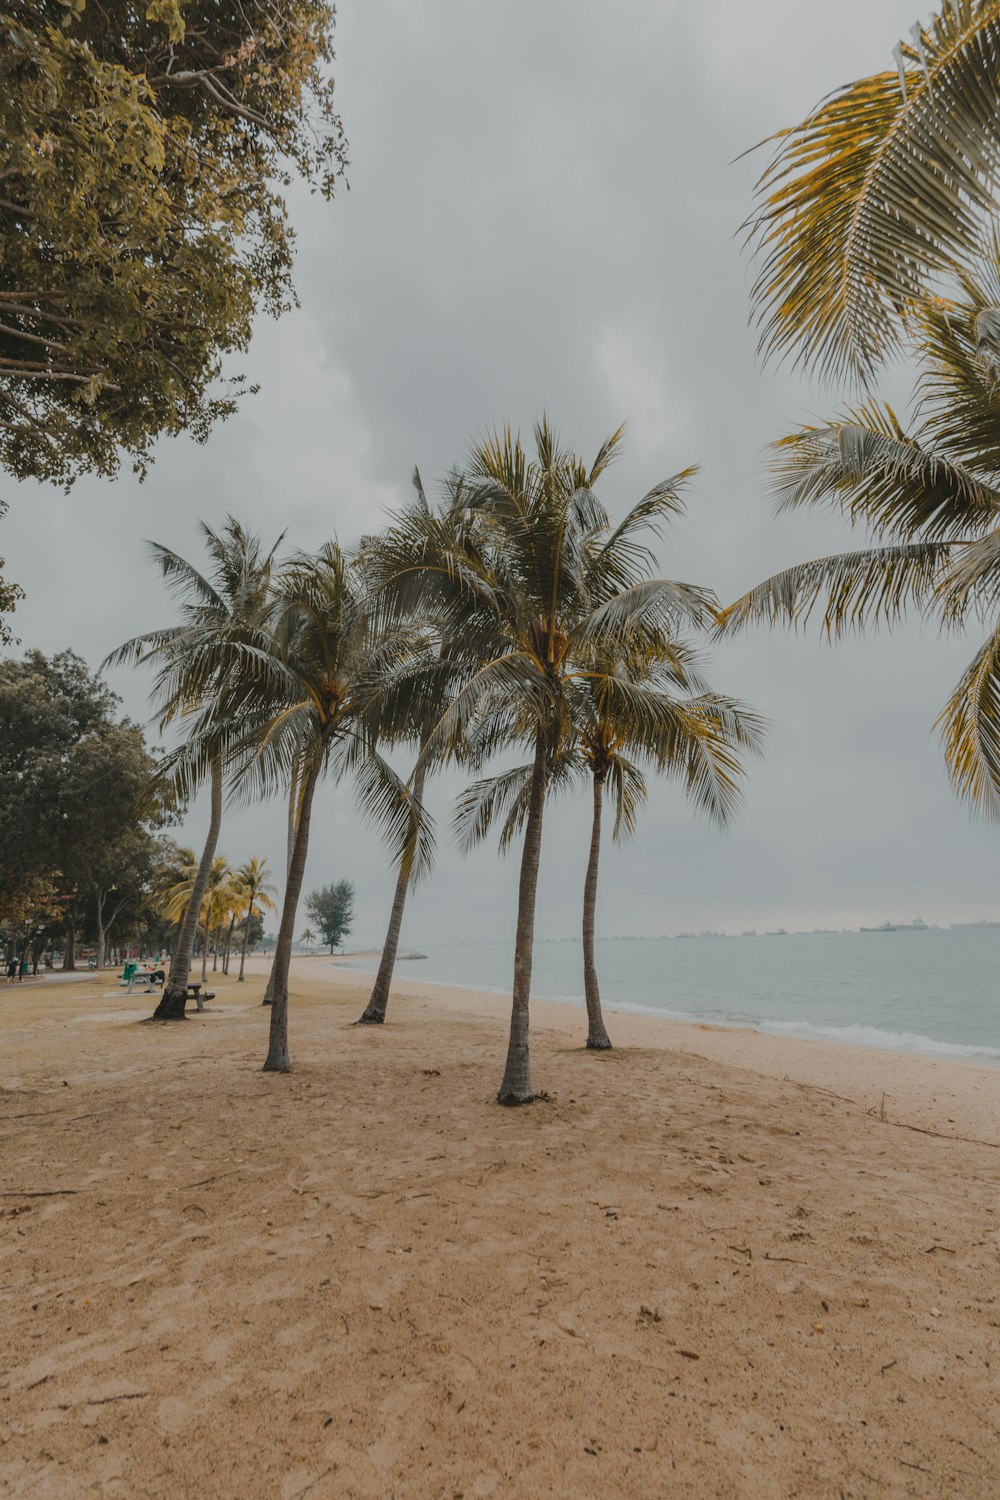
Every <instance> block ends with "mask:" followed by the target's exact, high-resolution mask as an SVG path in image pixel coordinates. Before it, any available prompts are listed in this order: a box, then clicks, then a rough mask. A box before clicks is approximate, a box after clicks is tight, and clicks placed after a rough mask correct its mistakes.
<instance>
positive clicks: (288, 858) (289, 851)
mask: <svg viewBox="0 0 1000 1500" xmlns="http://www.w3.org/2000/svg"><path fill="white" fill-rule="evenodd" d="M299 785H300V782H299V775H298V772H297V771H294V770H293V771H292V779H291V782H290V783H289V787H288V833H287V844H286V848H285V883H286V885H287V883H288V878H289V874H290V872H291V868H292V857H293V855H294V853H295V832H296V828H297V826H298V825H297V822H296V819H297V818H298V811H299ZM331 952H332V949H331ZM273 999H274V963H273V962H272V964H271V972H270V974H268V976H267V984H266V985H265V986H264V998H263V1000H262V1001H261V1002H260V1003H261V1005H270V1004H271V1002H272V1001H273Z"/></svg>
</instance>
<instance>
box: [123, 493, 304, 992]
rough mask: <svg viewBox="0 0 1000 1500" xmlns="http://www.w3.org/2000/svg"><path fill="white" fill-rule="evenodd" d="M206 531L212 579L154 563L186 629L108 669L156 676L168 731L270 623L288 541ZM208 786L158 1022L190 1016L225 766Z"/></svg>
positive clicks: (213, 768) (162, 636)
mask: <svg viewBox="0 0 1000 1500" xmlns="http://www.w3.org/2000/svg"><path fill="white" fill-rule="evenodd" d="M201 531H202V536H203V538H204V541H205V546H206V548H207V550H208V555H209V562H210V568H209V570H208V573H207V575H206V574H203V573H201V572H199V571H198V569H197V568H195V567H194V566H193V564H191V563H189V562H187V561H186V560H185V559H184V558H182V557H180V556H179V555H178V554H177V553H176V552H174V551H172V550H171V548H169V547H164V546H162V545H161V544H160V543H158V542H151V543H150V544H149V545H150V551H151V553H152V557H153V560H154V562H156V563H157V564H158V565H159V567H160V570H161V572H162V574H163V577H164V579H165V580H166V582H167V585H168V587H169V588H170V590H171V592H172V593H174V595H175V596H176V597H177V598H178V599H179V601H180V617H181V618H180V623H179V624H177V625H171V626H167V627H166V628H164V629H161V630H154V631H150V632H148V633H146V634H145V635H141V636H136V637H135V638H134V639H133V640H130V641H126V642H125V644H124V645H123V646H120V647H119V648H118V650H117V651H113V652H112V653H111V655H110V656H109V657H108V658H107V660H106V661H105V666H108V665H113V666H120V665H123V664H125V663H137V664H140V665H152V666H153V667H155V668H156V676H155V678H154V685H153V696H154V700H155V701H156V702H157V703H158V705H159V709H158V711H159V715H160V728H161V730H162V729H165V728H167V727H168V726H169V725H171V724H174V723H175V722H177V721H179V720H183V719H187V718H189V717H190V716H191V715H192V714H193V713H196V712H197V711H198V710H199V709H200V708H201V707H202V706H203V705H204V704H205V703H206V702H208V701H210V700H212V699H213V698H214V697H215V696H216V695H217V694H218V693H219V692H220V691H221V690H222V688H223V686H224V684H225V682H226V676H227V672H228V670H229V666H230V659H229V658H228V657H227V655H226V651H225V649H224V647H225V644H226V642H227V641H229V640H230V639H231V637H232V633H233V631H234V629H236V628H237V627H241V628H244V629H251V628H253V627H256V626H258V625H261V624H263V622H264V621H265V620H266V617H267V613H268V610H269V608H270V604H271V594H270V591H271V577H272V573H273V569H274V565H275V555H276V553H277V549H278V547H279V546H280V545H281V541H282V537H283V535H284V534H283V533H282V537H279V538H278V540H277V541H276V542H275V544H274V546H273V547H272V548H271V550H270V551H269V552H266V553H265V552H264V551H263V548H262V545H261V542H260V540H259V538H258V537H256V536H254V535H253V534H252V533H251V532H249V531H247V530H246V529H245V528H244V527H243V526H242V525H241V524H240V522H239V521H237V520H235V519H234V517H232V516H230V517H228V518H227V520H226V524H225V526H224V527H223V529H222V531H221V533H217V532H215V531H213V530H212V528H211V527H210V526H207V525H206V524H205V523H204V522H203V523H202V525H201ZM206 780H207V781H208V782H209V785H210V800H209V808H210V811H209V826H208V834H207V836H206V839H205V845H204V848H203V850H202V854H201V860H200V862H199V866H198V873H197V877H196V879H195V881H194V884H193V886H192V891H191V900H190V903H189V906H188V909H187V911H186V912H185V913H184V917H183V920H182V921H181V924H180V927H179V930H178V934H177V942H176V944H175V947H174V953H173V957H172V959H171V962H170V974H169V977H168V979H167V983H166V984H165V985H164V989H163V995H162V996H161V998H160V1002H159V1004H158V1005H157V1007H156V1011H155V1012H154V1019H155V1020H162V1021H174V1020H183V1019H184V1015H185V1005H186V1002H187V986H188V980H189V978H190V975H191V963H192V955H193V953H194V941H195V936H196V933H197V929H198V921H199V913H200V911H201V905H202V901H203V899H204V893H205V890H206V889H207V887H208V882H209V878H210V875H211V871H212V861H213V859H214V857H215V850H216V846H217V844H218V841H219V833H220V830H221V828H222V796H223V788H222V768H221V762H220V761H219V759H218V758H216V759H215V760H214V761H213V762H212V763H211V764H210V765H208V766H206V767H204V768H203V772H202V775H201V777H200V779H194V778H189V781H188V785H189V787H190V790H192V791H194V790H196V789H197V787H198V785H199V784H203V783H204V782H205V781H206Z"/></svg>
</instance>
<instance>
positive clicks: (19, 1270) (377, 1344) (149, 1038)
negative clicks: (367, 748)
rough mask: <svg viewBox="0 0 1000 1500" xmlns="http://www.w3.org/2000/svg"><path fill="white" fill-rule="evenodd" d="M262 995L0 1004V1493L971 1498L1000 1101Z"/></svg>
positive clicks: (905, 1065)
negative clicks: (275, 1003)
mask: <svg viewBox="0 0 1000 1500" xmlns="http://www.w3.org/2000/svg"><path fill="white" fill-rule="evenodd" d="M254 968H255V970H256V971H258V972H254V973H253V974H252V975H251V976H250V978H249V980H248V982H247V983H246V984H244V985H237V984H236V983H235V980H233V979H230V980H228V981H226V980H221V981H219V982H217V983H216V985H215V988H216V989H217V998H216V999H215V1001H213V1002H212V1003H211V1004H210V1007H209V1010H208V1012H207V1013H206V1014H205V1015H204V1016H193V1017H192V1019H191V1021H190V1022H189V1023H187V1024H185V1025H173V1026H171V1025H165V1026H161V1025H157V1026H139V1025H137V1024H135V1023H136V1022H137V1021H138V1020H139V1019H140V1018H141V1017H142V1016H143V1015H145V1014H148V1013H149V1011H150V1009H151V1004H150V1000H149V997H146V996H143V995H136V994H133V995H131V996H126V995H124V994H123V993H119V992H117V991H116V990H115V982H114V977H113V975H112V974H110V973H109V974H105V975H101V976H91V977H90V978H89V979H88V980H86V981H83V982H80V983H77V984H71V985H61V986H57V985H52V986H46V985H44V984H43V985H41V986H38V987H30V988H29V987H25V988H23V989H18V988H13V989H9V990H4V991H2V992H0V1006H2V1007H3V1022H4V1025H3V1036H4V1048H3V1070H2V1074H0V1106H2V1113H3V1123H2V1130H3V1143H2V1148H0V1162H2V1168H0V1172H2V1182H0V1191H2V1194H3V1196H2V1198H0V1222H2V1231H3V1263H2V1268H0V1318H2V1327H3V1330H4V1338H3V1341H2V1349H0V1493H2V1494H4V1495H10V1496H19V1497H20V1496H38V1497H41V1496H45V1497H49V1496H51V1497H59V1500H62V1497H67V1496H73V1497H81V1500H82V1497H91V1496H93V1497H97V1496H102V1497H122V1500H126V1497H128V1500H133V1497H138V1496H142V1497H146V1496H149V1497H161V1500H176V1497H186V1496H188V1495H196V1494H198V1495H208V1496H212V1497H240V1500H257V1497H260V1500H264V1497H269V1500H270V1497H279V1500H332V1497H338V1500H339V1497H354V1496H358V1497H362V1496H364V1497H368V1496H371V1497H376V1496H379V1497H382V1496H397V1497H407V1500H409V1497H424V1496H428V1497H448V1500H471V1497H474V1496H476V1497H478V1496H490V1495H496V1496H503V1497H508V1496H509V1497H525V1500H527V1497H537V1496H543V1495H544V1496H547V1495H553V1496H566V1497H590V1496H593V1497H598V1496H600V1497H605V1496H636V1497H650V1500H653V1497H662V1496H670V1497H678V1496H683V1497H727V1500H729V1497H731V1500H757V1497H759V1500H773V1497H789V1500H791V1497H797V1500H806V1497H816V1500H819V1497H824V1500H826V1497H833V1500H862V1497H864V1500H874V1497H881V1496H908V1497H914V1500H932V1497H937V1496H956V1497H961V1500H980V1497H982V1500H987V1497H990V1500H992V1497H995V1496H996V1494H997V1493H998V1491H1000V1296H998V1291H997V1287H998V1278H1000V1193H998V1187H1000V1106H998V1097H1000V1070H991V1069H988V1068H981V1067H975V1066H971V1065H970V1066H964V1065H962V1064H958V1063H953V1062H938V1061H935V1060H932V1059H928V1058H924V1057H908V1056H901V1055H898V1054H888V1053H878V1052H874V1051H862V1050H860V1049H851V1048H842V1047H836V1046H833V1045H831V1044H827V1043H816V1042H799V1041H795V1040H792V1039H788V1038H774V1037H770V1036H764V1035H761V1034H758V1033H750V1032H736V1031H724V1030H718V1029H714V1028H709V1027H699V1026H689V1025H681V1024H679V1023H675V1022H668V1021H659V1020H656V1019H652V1018H649V1017H645V1016H633V1015H613V1016H611V1017H610V1018H609V1029H610V1030H611V1032H612V1036H613V1038H614V1040H615V1042H616V1047H615V1050H614V1051H613V1052H611V1053H608V1054H589V1053H587V1052H586V1051H584V1050H583V1049H582V1047H581V1041H582V1038H583V1035H584V1018H583V1013H582V1009H581V1010H580V1011H577V1010H574V1009H572V1008H570V1007H565V1006H560V1005H553V1004H544V1003H535V1004H534V1005H533V1018H534V1033H533V1071H534V1084H535V1088H536V1089H537V1090H543V1091H545V1093H546V1094H547V1096H548V1097H547V1098H545V1099H544V1100H540V1101H539V1102H538V1103H536V1104H535V1105H534V1106H532V1107H531V1108H529V1109H522V1110H502V1109H499V1108H497V1107H496V1105H495V1104H494V1102H493V1096H494V1093H495V1090H496V1086H497V1083H498V1081H499V1077H500V1072H501V1068H502V1062H503V1052H504V1046H505V1036H506V1010H507V1006H506V1002H505V1001H504V999H503V998H502V997H498V996H491V995H485V994H479V993H476V992H470V991H460V990H454V989H447V988H443V987H438V986H434V985H432V984H429V983H421V982H417V981H407V982H403V983H401V984H400V985H398V986H397V988H396V991H395V994H394V998H393V1001H392V1005H391V1008H390V1013H389V1017H390V1024H389V1025H387V1026H386V1027H385V1028H381V1029H379V1028H357V1027H353V1026H352V1025H351V1024H350V1023H351V1022H352V1021H353V1020H354V1019H355V1018H356V1016H357V1015H358V1014H359V1013H360V1010H361V1008H362V1006H363V1003H364V1000H365V998H366V996H367V980H366V976H364V975H360V974H357V973H355V972H350V971H348V970H345V969H343V968H342V967H338V966H335V965H331V964H330V962H329V960H327V959H325V958H315V959H298V960H296V961H295V963H294V965H293V992H292V1002H291V1006H292V1015H291V1046H292V1056H293V1063H294V1067H295V1071H294V1073H293V1074H292V1075H291V1076H289V1077H280V1076H274V1075H264V1074H262V1073H261V1072H260V1063H261V1061H262V1059H263V1055H264V1050H265V1032H266V1026H267V1013H266V1012H265V1011H264V1010H263V1009H262V1008H261V1007H260V1005H259V1000H260V996H261V992H262V988H263V976H262V969H263V966H262V965H260V964H259V963H258V964H255V965H254Z"/></svg>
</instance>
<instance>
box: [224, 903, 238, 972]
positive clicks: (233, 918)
mask: <svg viewBox="0 0 1000 1500" xmlns="http://www.w3.org/2000/svg"><path fill="white" fill-rule="evenodd" d="M235 926H236V913H235V912H233V915H232V916H231V917H230V918H229V931H228V932H227V933H226V947H225V951H224V953H223V956H222V972H223V974H228V973H229V956H230V954H231V953H232V951H233V928H234V927H235Z"/></svg>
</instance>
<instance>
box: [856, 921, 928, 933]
mask: <svg viewBox="0 0 1000 1500" xmlns="http://www.w3.org/2000/svg"><path fill="white" fill-rule="evenodd" d="M858 931H859V932H929V931H930V928H929V927H928V926H927V923H926V922H925V921H924V920H923V918H922V917H918V918H917V920H916V921H915V922H883V923H882V926H881V927H860V928H859V929H858Z"/></svg>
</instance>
